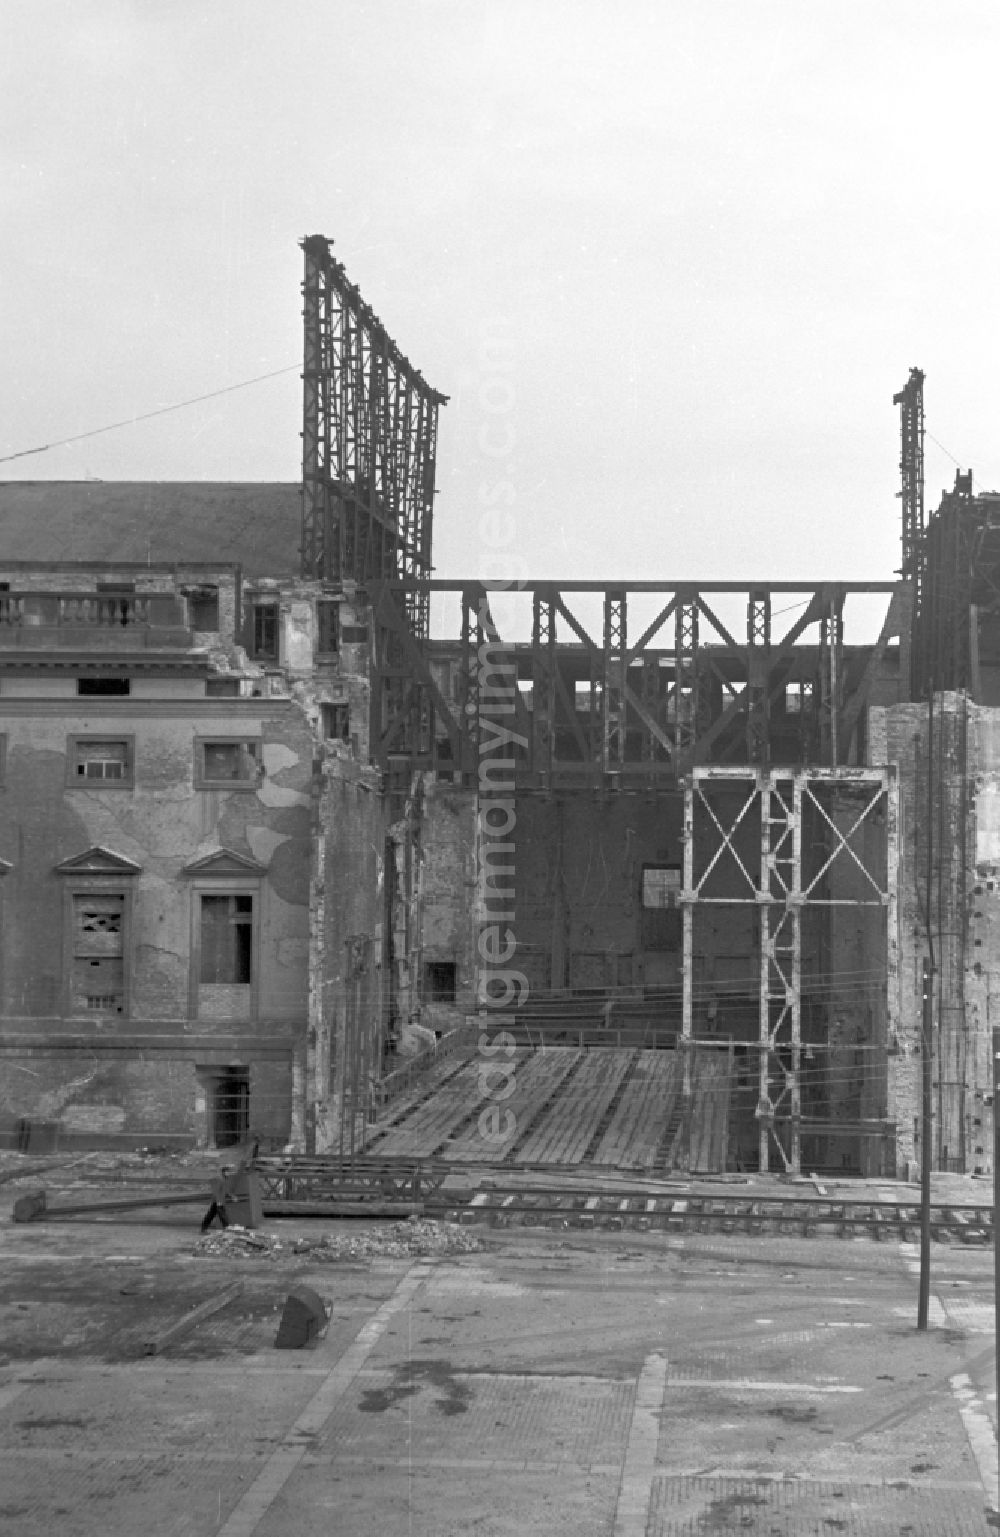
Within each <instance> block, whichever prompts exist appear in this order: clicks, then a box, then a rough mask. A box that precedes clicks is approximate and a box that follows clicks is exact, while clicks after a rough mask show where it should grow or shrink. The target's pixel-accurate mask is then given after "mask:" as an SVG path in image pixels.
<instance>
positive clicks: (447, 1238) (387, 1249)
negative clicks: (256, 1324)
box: [192, 1217, 482, 1264]
mask: <svg viewBox="0 0 1000 1537" xmlns="http://www.w3.org/2000/svg"><path fill="white" fill-rule="evenodd" d="M480 1248H482V1244H481V1243H480V1241H479V1239H478V1238H477V1237H476V1236H475V1234H474V1233H472V1232H470V1231H469V1230H468V1229H467V1228H463V1227H459V1226H458V1224H457V1223H454V1222H432V1221H430V1220H429V1219H428V1218H424V1217H410V1218H408V1219H407V1221H406V1222H391V1223H390V1222H380V1223H373V1224H372V1225H371V1226H368V1227H364V1228H360V1229H359V1228H354V1227H352V1228H351V1229H349V1230H347V1231H343V1232H338V1233H323V1234H322V1235H320V1236H319V1237H316V1238H308V1237H302V1236H299V1237H296V1238H289V1239H288V1240H287V1241H286V1242H285V1243H282V1242H281V1241H280V1239H278V1238H276V1237H275V1236H274V1234H273V1233H259V1232H254V1231H252V1230H251V1229H250V1228H245V1227H238V1226H235V1225H234V1226H232V1227H227V1228H220V1229H213V1230H212V1231H211V1232H208V1233H203V1234H202V1235H201V1237H200V1238H199V1239H198V1240H197V1242H196V1243H195V1246H194V1248H193V1250H192V1253H193V1254H198V1255H205V1256H207V1257H209V1258H215V1257H223V1258H227V1259H288V1258H291V1259H295V1258H301V1257H302V1256H303V1255H308V1256H309V1258H310V1259H312V1260H318V1261H320V1263H323V1264H331V1263H333V1262H335V1261H336V1260H342V1259H409V1258H411V1257H413V1256H420V1255H439V1254H441V1255H443V1254H472V1253H474V1252H475V1251H476V1250H477V1249H480Z"/></svg>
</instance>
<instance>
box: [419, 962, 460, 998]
mask: <svg viewBox="0 0 1000 1537" xmlns="http://www.w3.org/2000/svg"><path fill="white" fill-rule="evenodd" d="M424 1002H425V1003H454V1002H455V962H454V961H425V962H424Z"/></svg>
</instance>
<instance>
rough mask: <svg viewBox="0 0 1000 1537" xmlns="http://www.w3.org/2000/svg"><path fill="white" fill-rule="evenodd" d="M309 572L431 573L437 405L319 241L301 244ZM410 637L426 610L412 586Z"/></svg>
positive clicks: (369, 577) (305, 566)
mask: <svg viewBox="0 0 1000 1537" xmlns="http://www.w3.org/2000/svg"><path fill="white" fill-rule="evenodd" d="M302 249H303V252H304V253H305V278H304V281H303V288H302V293H303V323H304V353H303V376H302V377H303V428H302V574H303V576H305V577H306V578H313V579H319V580H322V581H329V582H343V581H355V582H359V583H367V582H370V581H374V580H379V581H381V580H385V579H386V578H389V577H403V578H407V579H415V578H420V577H427V576H429V575H430V571H431V521H432V508H433V501H434V473H435V457H436V452H437V431H438V408H439V406H441V405H442V404H443V403H444V402H445V400H446V399H447V397H446V396H444V395H441V394H439V393H438V391H437V390H434V389H432V388H431V387H430V385H429V384H427V382H426V381H425V380H424V378H423V376H422V375H421V373H420V372H419V370H418V369H416V368H414V367H413V365H412V364H411V363H410V362H409V360H408V359H407V358H406V357H404V355H403V353H402V352H401V351H400V350H399V348H398V347H397V346H396V343H395V342H394V341H393V340H392V338H391V337H390V336H389V334H388V332H387V331H386V329H385V327H384V326H383V324H382V322H381V321H380V320H379V318H378V316H377V315H376V314H375V313H374V312H373V311H372V309H371V308H370V307H369V306H368V305H367V304H365V302H364V301H363V299H362V298H361V295H360V294H359V292H358V290H357V288H356V287H355V285H354V284H353V283H351V282H350V281H349V280H348V278H347V275H346V273H345V271H344V268H343V266H342V265H341V264H340V262H338V261H336V260H335V259H334V257H333V255H332V254H331V251H330V243H329V241H328V240H327V239H326V238H325V237H324V236H322V235H310V236H309V237H308V238H307V239H306V240H304V241H303V242H302ZM405 609H406V614H407V618H408V620H409V623H410V628H411V630H412V632H413V634H415V635H417V636H420V637H422V636H426V634H427V629H428V602H427V597H426V594H425V593H424V592H423V591H422V590H421V588H420V587H419V586H414V587H410V588H408V589H407V595H406V600H405Z"/></svg>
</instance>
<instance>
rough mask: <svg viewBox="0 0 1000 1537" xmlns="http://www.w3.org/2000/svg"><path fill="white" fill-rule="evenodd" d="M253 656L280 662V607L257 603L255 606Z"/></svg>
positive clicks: (252, 639) (273, 604)
mask: <svg viewBox="0 0 1000 1537" xmlns="http://www.w3.org/2000/svg"><path fill="white" fill-rule="evenodd" d="M251 644H252V646H253V655H254V656H255V657H257V658H259V659H260V660H262V661H271V662H276V661H277V660H278V605H277V603H255V604H254V605H253V634H252V637H251Z"/></svg>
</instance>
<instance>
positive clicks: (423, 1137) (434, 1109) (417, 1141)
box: [366, 1058, 485, 1158]
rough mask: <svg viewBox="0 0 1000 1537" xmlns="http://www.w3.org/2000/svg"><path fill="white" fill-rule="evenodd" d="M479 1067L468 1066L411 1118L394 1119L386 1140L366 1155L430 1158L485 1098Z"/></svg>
mask: <svg viewBox="0 0 1000 1537" xmlns="http://www.w3.org/2000/svg"><path fill="white" fill-rule="evenodd" d="M450 1065H451V1066H454V1063H453V1062H452V1063H451V1064H450ZM479 1067H480V1064H479V1061H478V1060H477V1059H475V1058H473V1059H472V1060H471V1061H469V1062H466V1063H464V1064H463V1066H462V1067H461V1068H460V1069H459V1071H458V1072H457V1073H455V1072H452V1073H451V1075H450V1076H449V1077H448V1078H447V1079H446V1081H445V1082H443V1083H442V1084H441V1085H440V1087H439V1088H438V1089H437V1091H436V1092H435V1093H433V1094H431V1095H430V1096H429V1097H427V1098H425V1099H423V1100H422V1101H421V1102H420V1103H419V1104H418V1105H417V1106H416V1107H411V1109H410V1113H409V1114H404V1115H402V1116H399V1117H396V1118H394V1121H393V1124H392V1125H390V1126H389V1128H388V1130H387V1131H386V1134H385V1136H382V1137H378V1138H375V1137H373V1138H372V1139H371V1140H370V1141H369V1143H368V1144H367V1147H366V1151H368V1150H369V1149H370V1151H371V1152H372V1153H373V1154H378V1156H379V1157H386V1158H419V1157H426V1158H429V1157H430V1156H431V1155H432V1154H433V1153H434V1151H435V1149H436V1148H438V1147H439V1146H440V1145H441V1144H442V1143H444V1142H446V1141H447V1139H448V1137H449V1136H450V1135H451V1133H452V1131H453V1130H454V1129H455V1127H457V1126H459V1125H460V1124H461V1122H462V1121H464V1120H465V1118H466V1116H467V1115H468V1114H469V1112H470V1111H472V1110H475V1109H476V1107H477V1106H478V1105H479V1103H480V1102H481V1101H482V1100H483V1099H484V1098H485V1095H484V1094H483V1092H482V1089H481V1087H480V1074H479Z"/></svg>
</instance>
